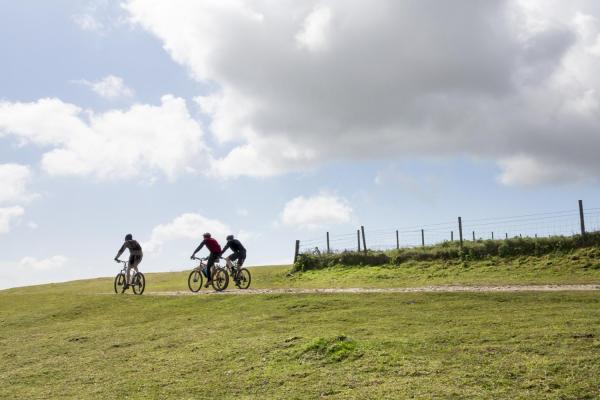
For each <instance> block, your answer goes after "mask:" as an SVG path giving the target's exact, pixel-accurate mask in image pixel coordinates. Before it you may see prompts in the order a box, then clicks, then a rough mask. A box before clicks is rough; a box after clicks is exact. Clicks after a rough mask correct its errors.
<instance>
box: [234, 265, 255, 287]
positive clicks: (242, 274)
mask: <svg viewBox="0 0 600 400" xmlns="http://www.w3.org/2000/svg"><path fill="white" fill-rule="evenodd" d="M251 280H252V276H251V275H250V271H248V270H247V269H246V268H242V269H240V270H239V272H238V273H237V282H236V285H237V287H239V288H240V289H248V288H249V287H250V281H251Z"/></svg>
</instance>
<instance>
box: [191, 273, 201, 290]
mask: <svg viewBox="0 0 600 400" xmlns="http://www.w3.org/2000/svg"><path fill="white" fill-rule="evenodd" d="M188 287H189V288H190V290H191V291H192V292H194V293H196V292H198V291H200V289H202V273H201V272H200V271H198V270H197V269H195V270H193V271H192V272H190V276H188Z"/></svg>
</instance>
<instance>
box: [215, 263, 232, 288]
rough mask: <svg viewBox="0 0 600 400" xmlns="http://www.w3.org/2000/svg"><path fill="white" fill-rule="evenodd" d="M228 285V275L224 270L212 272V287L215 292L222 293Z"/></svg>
mask: <svg viewBox="0 0 600 400" xmlns="http://www.w3.org/2000/svg"><path fill="white" fill-rule="evenodd" d="M228 285H229V274H228V273H227V271H225V270H224V269H220V268H219V269H216V270H214V271H213V276H212V287H213V289H215V290H216V291H217V292H222V291H223V290H225V289H227V286H228Z"/></svg>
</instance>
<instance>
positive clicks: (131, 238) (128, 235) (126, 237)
mask: <svg viewBox="0 0 600 400" xmlns="http://www.w3.org/2000/svg"><path fill="white" fill-rule="evenodd" d="M125 240H133V235H132V234H131V233H128V234H127V235H125Z"/></svg>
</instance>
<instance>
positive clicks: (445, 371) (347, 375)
mask: <svg viewBox="0 0 600 400" xmlns="http://www.w3.org/2000/svg"><path fill="white" fill-rule="evenodd" d="M597 265H598V263H597V261H596V260H595V253H593V252H591V251H590V250H589V249H581V250H577V251H575V252H572V253H570V254H565V255H563V256H560V257H559V256H551V255H548V256H544V257H536V258H528V257H517V258H513V259H502V260H500V259H497V260H495V261H494V260H492V259H490V260H483V261H477V262H469V263H465V264H463V263H460V262H442V261H431V262H415V263H410V262H408V263H403V264H402V265H400V266H380V267H355V268H348V267H333V268H327V269H324V270H321V271H307V272H303V273H296V274H293V275H291V276H289V271H290V267H289V266H282V267H268V268H267V267H265V268H254V269H252V272H253V287H273V288H276V287H358V286H360V287H396V286H419V285H424V284H427V285H428V284H455V283H461V284H482V283H493V284H502V283H598V282H600V269H598V267H597ZM185 279H186V273H185V272H182V273H166V274H148V276H147V280H148V291H149V292H148V293H149V294H151V293H152V292H153V291H163V290H186V281H185ZM111 290H112V279H111V278H105V279H94V280H86V281H76V282H68V283H64V284H53V285H42V286H35V287H28V288H19V289H11V290H5V291H0V360H2V362H0V382H1V383H2V384H1V385H0V398H10V399H12V398H27V399H35V398H40V399H42V398H43V399H47V398H103V399H104V398H107V399H111V398H114V399H122V398H132V399H138V398H139V399H145V398H147V399H163V398H177V399H181V398H184V399H186V398H189V399H196V398H198V399H204V398H205V399H214V398H225V399H228V398H231V399H233V398H235V399H254V398H262V399H271V398H298V399H304V398H308V399H314V398H331V399H350V398H372V399H381V398H411V397H412V398H433V397H436V398H460V397H462V398H486V399H487V398H506V399H513V398H565V399H568V398H572V399H585V398H589V399H594V398H598V397H600V384H599V383H598V379H597V378H598V376H600V352H599V351H598V350H599V349H600V293H598V292H577V293H575V292H560V293H390V294H327V295H316V294H302V295H298V294H296V295H286V294H271V295H268V294H265V295H252V296H241V297H240V296H181V297H175V296H169V297H164V296H131V295H114V294H110V291H111Z"/></svg>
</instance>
